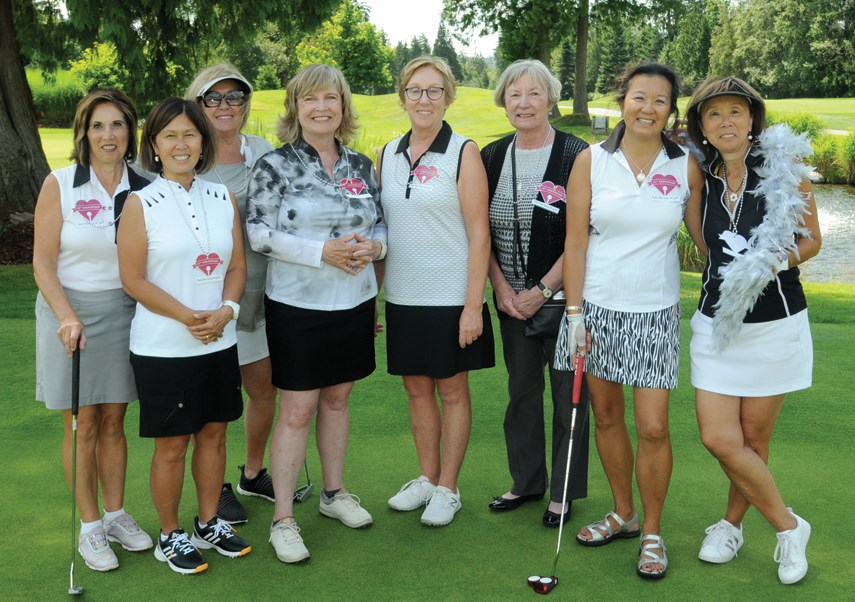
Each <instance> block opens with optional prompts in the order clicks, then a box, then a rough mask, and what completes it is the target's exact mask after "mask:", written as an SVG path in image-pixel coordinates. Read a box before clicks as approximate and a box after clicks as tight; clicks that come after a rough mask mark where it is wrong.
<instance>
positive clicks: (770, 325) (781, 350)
mask: <svg viewBox="0 0 855 602" xmlns="http://www.w3.org/2000/svg"><path fill="white" fill-rule="evenodd" d="M691 325H692V343H691V346H690V348H689V349H690V354H691V358H692V386H693V387H695V388H697V389H701V390H704V391H710V392H712V393H719V394H721V395H733V396H737V397H768V396H770V395H781V394H783V393H789V392H791V391H798V390H799V389H806V388H808V387H810V386H811V379H812V375H813V341H812V340H811V335H810V324H809V323H808V312H807V310H804V311H800V312H799V313H797V314H795V315H792V316H789V317H787V318H782V319H780V320H774V321H772V322H759V323H752V324H742V327H741V329H740V331H739V334H738V335H737V336H736V339H735V340H734V342H733V344H731V345H730V346H729V347H726V348H725V349H723V350H721V351H716V350H714V349H713V346H712V325H713V320H712V318H710V317H708V316H705V315H703V314H702V313H700V312H698V311H696V312H695V315H694V316H692V322H691Z"/></svg>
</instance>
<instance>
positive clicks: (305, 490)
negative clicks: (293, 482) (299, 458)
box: [294, 460, 315, 504]
mask: <svg viewBox="0 0 855 602" xmlns="http://www.w3.org/2000/svg"><path fill="white" fill-rule="evenodd" d="M303 466H305V467H306V484H305V485H303V486H302V487H300V488H299V489H297V490H296V491H294V501H295V502H300V503H301V504H302V503H303V502H305V501H306V499H307V498H308V497H309V496H310V495H312V492H313V491H314V490H315V486H314V485H312V477H310V476H309V462H308V460H307V461H305V462H303Z"/></svg>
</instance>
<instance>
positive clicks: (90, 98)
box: [71, 86, 139, 168]
mask: <svg viewBox="0 0 855 602" xmlns="http://www.w3.org/2000/svg"><path fill="white" fill-rule="evenodd" d="M105 103H111V104H113V105H115V106H116V108H117V109H119V111H121V113H122V115H123V116H124V118H125V124H126V125H127V126H128V148H127V149H125V161H128V162H132V161H133V160H134V159H136V158H137V126H138V122H139V118H138V117H137V108H136V106H134V101H132V100H131V99H130V98H129V97H128V95H127V94H125V93H124V92H122V91H121V90H119V89H118V88H114V87H112V86H107V87H104V88H95V89H94V90H92V91H91V92H90V93H89V94H87V95H86V96H84V97H83V98H82V99H81V100H80V102H78V103H77V109H76V110H75V112H74V126H73V129H72V131H73V133H74V150H73V151H72V152H71V160H72V161H74V162H76V163H78V164H79V165H81V166H83V167H86V168H88V167H89V139H88V138H87V137H86V132H87V131H88V130H89V123H90V122H91V121H92V113H94V112H95V107H97V106H98V105H101V104H105Z"/></svg>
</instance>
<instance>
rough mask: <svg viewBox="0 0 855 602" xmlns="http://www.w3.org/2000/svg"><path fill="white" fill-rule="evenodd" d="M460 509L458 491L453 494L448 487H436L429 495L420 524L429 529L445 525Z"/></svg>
mask: <svg viewBox="0 0 855 602" xmlns="http://www.w3.org/2000/svg"><path fill="white" fill-rule="evenodd" d="M462 507H463V503H462V502H461V501H460V490H459V489H458V490H457V493H454V492H452V491H451V489H449V488H448V487H443V486H442V485H438V486H437V487H436V488H435V489H434V490H433V492H432V493H431V494H430V499H429V500H428V505H427V508H425V511H424V512H423V513H422V524H424V525H428V526H430V527H442V526H443V525H447V524H448V523H450V522H451V521H453V520H454V515H455V514H457V513H458V512H460V509H461V508H462Z"/></svg>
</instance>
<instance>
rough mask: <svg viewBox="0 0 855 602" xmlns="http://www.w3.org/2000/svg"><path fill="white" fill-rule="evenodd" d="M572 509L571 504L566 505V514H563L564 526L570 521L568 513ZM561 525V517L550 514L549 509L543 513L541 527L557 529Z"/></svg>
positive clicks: (553, 513)
mask: <svg viewBox="0 0 855 602" xmlns="http://www.w3.org/2000/svg"><path fill="white" fill-rule="evenodd" d="M572 509H573V502H568V503H567V512H565V513H564V524H565V525H566V524H567V521H569V520H570V511H571V510H572ZM560 523H561V515H560V514H557V513H555V512H550V511H549V508H547V509H546V512H544V513H543V526H544V527H548V528H550V529H557V528H558V527H559V525H560Z"/></svg>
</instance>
